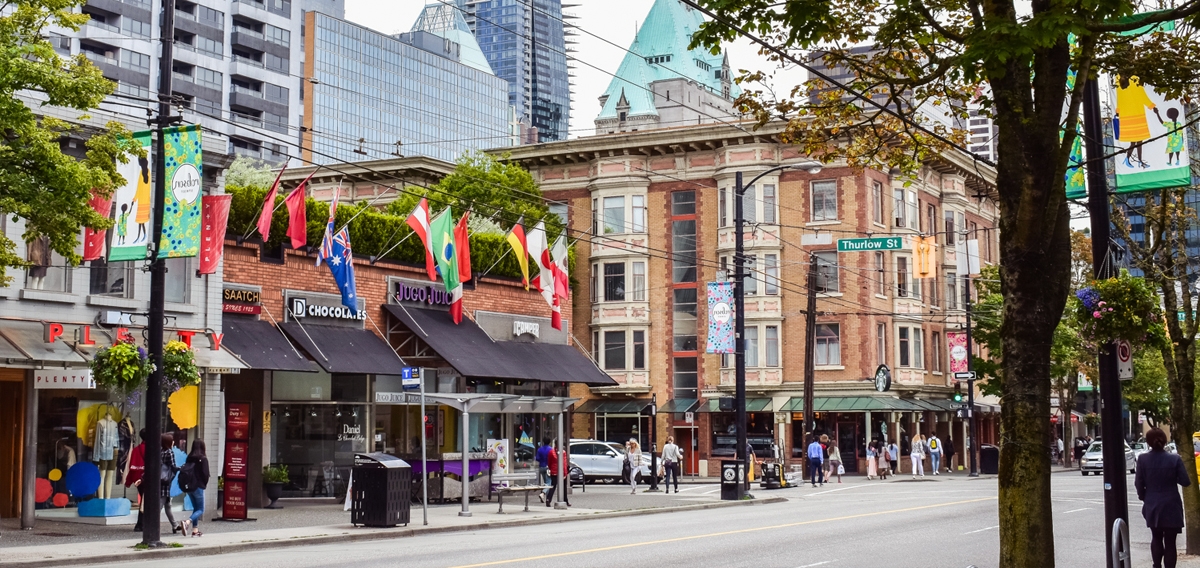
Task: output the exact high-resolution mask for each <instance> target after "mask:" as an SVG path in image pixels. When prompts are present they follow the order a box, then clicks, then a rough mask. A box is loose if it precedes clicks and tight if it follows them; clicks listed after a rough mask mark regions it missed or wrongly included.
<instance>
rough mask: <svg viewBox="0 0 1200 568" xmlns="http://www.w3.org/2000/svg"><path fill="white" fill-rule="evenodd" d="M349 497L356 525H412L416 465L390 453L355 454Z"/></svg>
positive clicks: (351, 514)
mask: <svg viewBox="0 0 1200 568" xmlns="http://www.w3.org/2000/svg"><path fill="white" fill-rule="evenodd" d="M347 498H348V499H350V523H351V524H353V525H355V526H358V525H365V526H368V527H394V526H396V525H408V518H409V504H410V502H411V501H412V467H411V466H409V465H408V462H405V461H404V460H402V459H400V458H398V457H396V456H390V455H388V454H383V453H372V454H355V456H354V471H353V472H352V474H351V477H350V494H349V495H348V496H347Z"/></svg>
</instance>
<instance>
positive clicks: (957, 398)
mask: <svg viewBox="0 0 1200 568" xmlns="http://www.w3.org/2000/svg"><path fill="white" fill-rule="evenodd" d="M962 401H963V393H962V385H961V384H955V385H954V402H962Z"/></svg>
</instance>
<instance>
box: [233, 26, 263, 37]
mask: <svg viewBox="0 0 1200 568" xmlns="http://www.w3.org/2000/svg"><path fill="white" fill-rule="evenodd" d="M233 33H235V34H246V35H248V36H250V37H256V38H258V39H261V40H265V39H266V38H265V37H263V33H262V32H259V31H255V30H252V29H250V28H243V27H240V26H233Z"/></svg>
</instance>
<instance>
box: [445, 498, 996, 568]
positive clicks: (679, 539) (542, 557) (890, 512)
mask: <svg viewBox="0 0 1200 568" xmlns="http://www.w3.org/2000/svg"><path fill="white" fill-rule="evenodd" d="M995 500H996V498H995V497H984V498H982V499H967V500H965V501H951V502H949V503H937V504H934V505H920V506H917V507H906V508H904V509H891V510H888V511H875V512H872V513H859V514H857V515H846V516H842V517H831V518H828V519H816V520H812V521H798V522H795V523H785V524H782V525H770V526H765V527H752V528H748V529H737V530H732V531H722V532H715V533H707V534H698V535H692V536H680V537H675V538H665V539H661V540H648V541H644V542H632V543H629V544H617V545H613V546H602V547H599V548H589V549H585V550H572V551H569V552H557V553H554V554H543V555H540V556H527V557H525V558H513V559H510V560H494V561H492V562H480V563H478V564H464V565H462V566H458V567H456V568H480V567H482V566H500V565H502V564H518V563H523V562H532V561H535V560H547V559H550V558H562V557H564V556H577V555H580V554H591V553H595V552H608V551H611V550H623V549H626V548H637V547H641V546H653V545H657V544H666V543H672V542H684V541H689V540H697V539H702V538H712V537H718V536H729V535H735V534H746V533H752V532H759V531H766V530H774V529H786V528H791V527H799V526H804V525H815V524H819V523H831V522H836V521H848V520H851V519H863V518H867V517H878V516H881V515H894V514H897V513H908V512H911V511H923V510H925V509H940V508H942V507H951V506H954V505H967V504H970V503H980V502H983V501H995ZM991 528H996V527H991Z"/></svg>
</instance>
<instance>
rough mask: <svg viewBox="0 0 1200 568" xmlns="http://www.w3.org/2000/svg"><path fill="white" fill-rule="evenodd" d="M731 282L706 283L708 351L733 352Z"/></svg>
mask: <svg viewBox="0 0 1200 568" xmlns="http://www.w3.org/2000/svg"><path fill="white" fill-rule="evenodd" d="M733 317H734V314H733V283H732V282H709V283H708V340H707V341H705V351H706V352H708V353H733V352H734V351H735V344H736V342H735V341H734V336H733V323H734V322H733Z"/></svg>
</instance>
